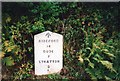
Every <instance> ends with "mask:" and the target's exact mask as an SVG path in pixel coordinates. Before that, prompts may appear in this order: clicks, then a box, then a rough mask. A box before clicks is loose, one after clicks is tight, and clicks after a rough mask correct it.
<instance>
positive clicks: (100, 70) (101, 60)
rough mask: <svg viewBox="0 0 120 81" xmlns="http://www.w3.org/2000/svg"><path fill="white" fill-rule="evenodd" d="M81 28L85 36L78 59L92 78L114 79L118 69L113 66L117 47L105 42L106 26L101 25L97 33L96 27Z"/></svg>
mask: <svg viewBox="0 0 120 81" xmlns="http://www.w3.org/2000/svg"><path fill="white" fill-rule="evenodd" d="M81 30H83V32H84V35H85V38H84V45H83V47H82V49H81V50H80V51H79V52H78V55H79V58H78V60H79V61H80V63H81V64H82V65H81V66H82V67H83V68H84V69H85V72H86V73H88V74H89V75H90V77H91V79H108V80H111V79H114V77H113V75H114V74H116V70H115V69H114V67H113V60H114V59H115V55H114V53H113V50H115V48H114V47H113V46H111V45H110V44H109V43H105V42H104V37H103V33H104V32H105V28H103V27H101V28H100V29H99V31H98V32H96V33H93V32H92V30H94V29H90V28H88V30H85V29H84V28H81ZM108 41H110V40H108Z"/></svg>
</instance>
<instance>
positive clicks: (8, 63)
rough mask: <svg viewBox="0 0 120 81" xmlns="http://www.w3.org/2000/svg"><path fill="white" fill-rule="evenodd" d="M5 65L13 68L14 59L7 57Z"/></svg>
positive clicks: (4, 60)
mask: <svg viewBox="0 0 120 81" xmlns="http://www.w3.org/2000/svg"><path fill="white" fill-rule="evenodd" d="M3 63H4V64H5V65H6V66H12V65H14V60H13V58H12V57H6V58H4V59H3Z"/></svg>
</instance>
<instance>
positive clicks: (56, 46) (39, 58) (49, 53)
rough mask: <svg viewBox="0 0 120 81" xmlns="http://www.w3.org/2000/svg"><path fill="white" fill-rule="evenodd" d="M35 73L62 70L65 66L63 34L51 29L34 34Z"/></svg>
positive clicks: (49, 72) (40, 73)
mask: <svg viewBox="0 0 120 81" xmlns="http://www.w3.org/2000/svg"><path fill="white" fill-rule="evenodd" d="M34 56H35V57H34V61H35V75H46V74H52V73H57V72H60V70H61V69H62V67H63V36H62V35H60V34H57V33H53V32H50V31H45V32H43V33H40V34H37V35H35V36H34Z"/></svg>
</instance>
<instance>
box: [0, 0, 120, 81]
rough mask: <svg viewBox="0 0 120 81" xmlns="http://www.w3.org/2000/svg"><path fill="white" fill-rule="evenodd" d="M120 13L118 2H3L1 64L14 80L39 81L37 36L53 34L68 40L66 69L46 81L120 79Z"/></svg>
mask: <svg viewBox="0 0 120 81" xmlns="http://www.w3.org/2000/svg"><path fill="white" fill-rule="evenodd" d="M103 5H105V6H103ZM14 6H16V7H14ZM117 8H118V6H117V3H91V4H89V3H73V2H72V3H62V2H56V3H55V2H47V3H45V2H40V3H32V2H30V3H3V14H2V15H3V16H2V20H3V21H2V23H3V28H2V52H1V54H0V58H1V59H2V63H3V65H4V66H5V67H6V68H7V70H8V71H9V72H11V69H12V68H14V70H12V72H11V76H12V79H13V80H17V79H20V80H23V79H37V77H36V76H34V62H33V61H34V56H33V55H34V52H33V48H34V47H33V41H34V40H33V36H34V35H35V34H37V33H41V32H44V31H46V30H50V31H52V32H56V33H60V34H62V35H63V36H64V50H63V58H64V67H63V69H62V70H61V72H60V73H59V74H51V75H48V76H47V78H48V79H52V80H58V79H61V80H63V81H64V80H66V81H67V80H70V79H82V80H86V79H90V80H98V79H105V80H120V69H119V65H120V62H119V60H120V49H119V48H120V45H119V42H120V41H119V38H120V33H119V32H118V29H117V27H119V26H118V20H117V17H118V11H117ZM21 12H22V13H21ZM23 12H24V13H23ZM41 77H43V76H41Z"/></svg>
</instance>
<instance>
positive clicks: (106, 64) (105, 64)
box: [100, 61, 116, 72]
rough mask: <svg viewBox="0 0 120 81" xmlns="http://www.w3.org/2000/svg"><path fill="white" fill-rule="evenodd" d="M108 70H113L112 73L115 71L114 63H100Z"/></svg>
mask: <svg viewBox="0 0 120 81" xmlns="http://www.w3.org/2000/svg"><path fill="white" fill-rule="evenodd" d="M100 62H101V63H102V64H103V65H104V66H105V67H106V68H107V69H109V70H111V71H114V72H116V71H115V69H114V68H113V63H111V62H109V61H100Z"/></svg>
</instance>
